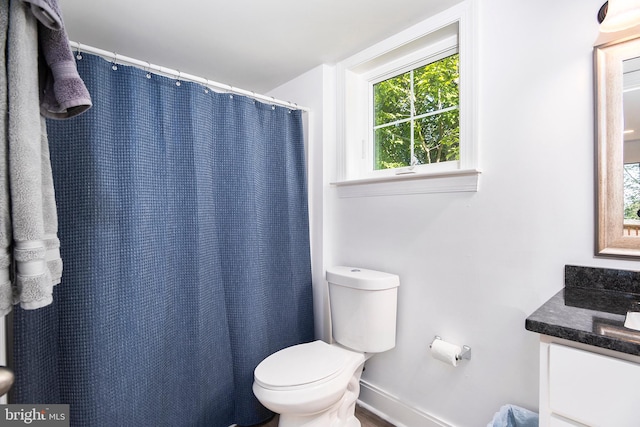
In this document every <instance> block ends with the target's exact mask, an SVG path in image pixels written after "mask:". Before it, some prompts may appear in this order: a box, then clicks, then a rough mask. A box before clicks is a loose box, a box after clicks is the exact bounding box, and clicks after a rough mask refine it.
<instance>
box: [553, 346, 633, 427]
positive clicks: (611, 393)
mask: <svg viewBox="0 0 640 427" xmlns="http://www.w3.org/2000/svg"><path fill="white" fill-rule="evenodd" d="M639 388H640V358H638V357H637V356H630V355H627V354H623V353H618V352H613V351H605V350H603V349H600V348H597V347H591V346H581V347H580V348H577V347H575V344H574V343H570V342H563V343H559V342H557V341H555V342H554V340H553V339H550V338H549V337H542V338H541V343H540V427H569V426H570V427H576V426H590V427H596V426H598V427H638V426H640V389H639Z"/></svg>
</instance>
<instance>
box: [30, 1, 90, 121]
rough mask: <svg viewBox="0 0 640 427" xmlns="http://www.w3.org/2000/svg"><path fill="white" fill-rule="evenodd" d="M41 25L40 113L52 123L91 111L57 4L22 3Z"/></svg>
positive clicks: (85, 89) (44, 2)
mask: <svg viewBox="0 0 640 427" xmlns="http://www.w3.org/2000/svg"><path fill="white" fill-rule="evenodd" d="M22 1H23V2H24V3H25V4H28V5H30V7H31V11H32V13H33V14H34V16H35V17H36V18H37V19H38V20H39V21H40V25H39V26H38V34H39V39H40V51H41V52H42V55H43V56H44V64H43V65H44V66H43V67H42V68H43V69H44V72H43V75H42V76H41V79H40V82H41V83H40V85H41V91H40V113H41V114H42V115H43V116H45V117H48V118H52V119H66V118H69V117H73V116H77V115H78V114H81V113H83V112H85V111H86V110H88V109H89V108H91V96H90V95H89V91H88V90H87V88H86V86H85V85H84V82H83V81H82V79H81V78H80V76H79V75H78V69H77V68H76V62H75V60H74V58H73V53H72V52H71V46H69V39H68V37H67V32H66V30H65V28H64V22H63V20H62V14H61V11H60V7H59V6H58V1H57V0H22Z"/></svg>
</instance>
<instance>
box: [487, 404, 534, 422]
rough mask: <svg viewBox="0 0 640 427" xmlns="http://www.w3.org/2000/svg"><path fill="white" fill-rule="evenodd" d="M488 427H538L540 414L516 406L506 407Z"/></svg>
mask: <svg viewBox="0 0 640 427" xmlns="http://www.w3.org/2000/svg"><path fill="white" fill-rule="evenodd" d="M487 427H538V414H537V413H535V412H532V411H530V410H528V409H524V408H520V407H518V406H515V405H504V406H503V407H501V408H500V410H499V411H498V412H496V414H495V415H494V416H493V420H492V421H491V422H490V423H489V424H487Z"/></svg>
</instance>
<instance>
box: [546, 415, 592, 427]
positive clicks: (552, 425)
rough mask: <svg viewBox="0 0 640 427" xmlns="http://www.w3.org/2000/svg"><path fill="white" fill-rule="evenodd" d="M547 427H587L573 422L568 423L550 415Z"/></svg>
mask: <svg viewBox="0 0 640 427" xmlns="http://www.w3.org/2000/svg"><path fill="white" fill-rule="evenodd" d="M549 427H588V426H585V425H584V424H580V423H577V422H575V421H569V420H565V419H562V418H558V417H556V416H555V415H551V418H550V419H549Z"/></svg>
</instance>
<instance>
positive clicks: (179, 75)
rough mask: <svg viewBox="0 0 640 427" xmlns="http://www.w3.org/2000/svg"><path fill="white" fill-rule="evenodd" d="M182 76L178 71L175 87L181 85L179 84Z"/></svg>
mask: <svg viewBox="0 0 640 427" xmlns="http://www.w3.org/2000/svg"><path fill="white" fill-rule="evenodd" d="M181 76H182V73H181V72H180V70H178V80H176V86H180V85H181V84H182V83H181V82H180V77H181Z"/></svg>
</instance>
